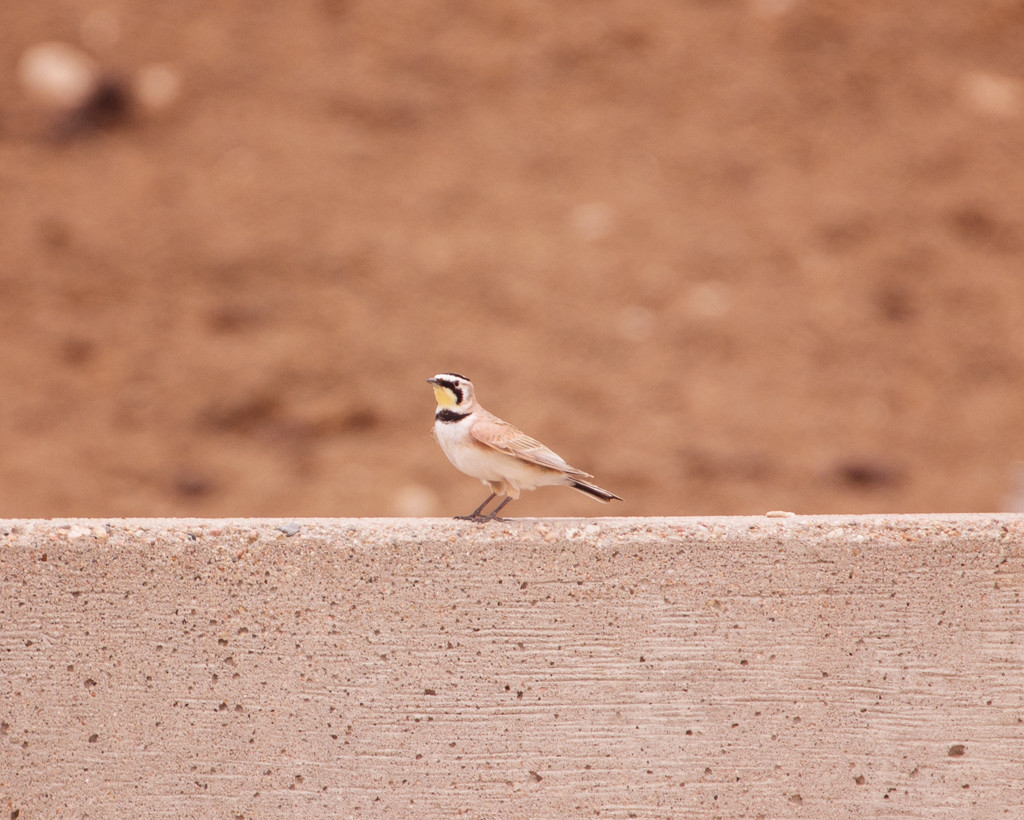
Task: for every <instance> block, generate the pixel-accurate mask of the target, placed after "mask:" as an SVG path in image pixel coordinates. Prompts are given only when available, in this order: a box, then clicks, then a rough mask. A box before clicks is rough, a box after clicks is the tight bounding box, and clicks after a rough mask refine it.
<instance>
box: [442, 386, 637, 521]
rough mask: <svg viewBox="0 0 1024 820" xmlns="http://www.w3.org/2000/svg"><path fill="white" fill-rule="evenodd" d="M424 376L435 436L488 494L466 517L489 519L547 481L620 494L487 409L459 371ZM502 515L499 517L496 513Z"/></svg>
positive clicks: (604, 497)
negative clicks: (433, 401)
mask: <svg viewBox="0 0 1024 820" xmlns="http://www.w3.org/2000/svg"><path fill="white" fill-rule="evenodd" d="M427 381H428V382H429V383H430V384H432V385H433V386H434V395H435V396H436V397H437V411H436V412H435V413H434V436H435V437H436V438H437V441H438V443H439V444H440V445H441V449H442V450H444V454H445V455H446V456H448V460H449V461H450V462H451V463H452V464H454V465H455V466H456V467H458V468H459V469H460V470H462V472H464V473H465V474H466V475H471V476H473V477H474V478H479V479H480V480H481V481H482V482H483V483H484V484H486V485H487V486H488V487H489V488H490V490H491V494H490V495H489V496H487V498H486V499H485V501H484V503H483V504H481V505H480V506H479V507H477V508H476V509H475V510H473V512H471V513H470V514H469V515H459V516H456V518H462V519H464V520H467V521H493V520H494V519H495V517H496V516H497V514H498V513H499V512H500V511H501V509H502V508H503V507H504V506H505V505H506V504H508V502H509V501H511V500H512V499H513V498H519V492H520V490H533V489H536V488H537V487H543V486H546V485H548V484H562V485H564V486H566V487H572V488H573V489H574V490H579V491H580V492H581V493H586V494H587V495H589V496H591V497H592V498H596V499H597V500H598V501H611V500H612V499H613V498H618V499H619V500H620V501H621V500H622V499H621V498H619V496H617V495H615V493H610V492H608V490H602V489H601V488H600V487H597V486H595V485H593V484H590V483H589V482H587V481H586V480H585V479H588V478H593V476H592V475H590V473H585V472H583V471H582V470H577V469H576V468H575V467H572V466H570V465H569V464H568V463H566V461H565V459H563V458H562V457H561V456H559V455H556V454H555V453H553V452H552V451H551V450H549V449H548V448H547V447H545V446H544V445H543V444H541V443H540V442H539V441H537V440H536V439H532V438H530V437H529V436H528V435H526V434H525V433H523V432H521V431H520V430H518V429H516V428H515V427H513V426H512V425H511V424H509V423H508V422H507V421H502V420H501V419H499V418H498V417H497V416H495V415H494V414H493V413H488V412H487V411H486V410H484V408H483V407H481V406H480V404H479V403H478V402H477V400H476V396H475V395H474V393H473V383H472V382H471V381H470V380H469V379H467V378H466V377H465V376H460V375H459V374H458V373H439V374H438V375H436V376H434V378H432V379H427ZM498 495H503V496H506V498H505V500H504V501H502V502H501V503H500V504H499V505H498V506H497V507H495V508H494V509H493V510H491V512H490V514H489V515H484V514H483V509H484V507H486V506H487V505H488V504H489V503H490V502H491V499H493V498H494V497H495V496H498ZM498 520H500V519H498Z"/></svg>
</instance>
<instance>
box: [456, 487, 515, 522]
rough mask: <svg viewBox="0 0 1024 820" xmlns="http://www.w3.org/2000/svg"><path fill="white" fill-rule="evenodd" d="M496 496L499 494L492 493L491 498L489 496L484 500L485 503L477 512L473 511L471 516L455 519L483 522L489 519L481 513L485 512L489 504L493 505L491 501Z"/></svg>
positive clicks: (460, 516) (459, 516) (461, 516)
mask: <svg viewBox="0 0 1024 820" xmlns="http://www.w3.org/2000/svg"><path fill="white" fill-rule="evenodd" d="M495 495H497V493H491V494H490V495H489V496H487V498H485V499H484V503H483V504H481V505H480V506H479V507H477V508H476V509H475V510H473V512H471V513H470V514H469V515H457V516H455V518H456V519H457V520H459V521H481V520H483V519H485V518H487V516H485V515H481V514H480V511H481V510H483V508H484V507H486V506H487V505H488V504H490V503H491V499H492V498H494V496H495ZM502 506H504V505H502ZM498 509H499V510H500V509H501V507H498ZM492 517H493V514H492Z"/></svg>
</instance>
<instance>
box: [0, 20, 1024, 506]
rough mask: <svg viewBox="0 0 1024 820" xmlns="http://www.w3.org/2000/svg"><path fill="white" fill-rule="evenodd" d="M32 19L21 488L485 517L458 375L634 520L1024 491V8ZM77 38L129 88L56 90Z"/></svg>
mask: <svg viewBox="0 0 1024 820" xmlns="http://www.w3.org/2000/svg"><path fill="white" fill-rule="evenodd" d="M0 30H2V31H3V32H4V48H3V50H2V58H0V242H2V252H0V453H2V454H3V455H2V457H0V510H2V511H3V513H4V514H5V515H11V516H66V515H97V516H103V515H204V516H225V515H288V516H295V515H320V516H333V515H393V514H398V515H427V514H429V515H447V514H453V513H457V512H467V511H468V510H470V509H471V508H472V507H473V506H475V505H476V504H477V502H478V501H480V500H482V498H483V495H484V491H483V488H482V487H481V486H480V485H479V484H477V483H476V482H474V481H472V480H470V479H465V478H462V477H460V476H458V475H457V474H456V473H455V471H454V470H453V469H452V468H451V467H450V466H449V465H448V464H447V462H446V461H445V460H444V459H443V457H442V456H441V454H440V452H439V451H438V449H437V448H436V445H435V444H434V443H433V442H432V441H431V439H430V436H429V429H430V425H431V413H432V411H433V403H432V398H431V394H430V391H429V389H428V386H427V385H426V384H424V379H425V378H427V377H428V376H430V375H433V374H434V373H436V372H438V371H441V370H456V371H458V372H462V373H466V374H467V375H469V376H471V377H472V378H473V379H474V380H475V382H476V383H477V386H478V390H479V394H480V395H481V397H482V398H483V400H484V402H485V404H487V405H488V406H489V408H490V409H492V410H493V411H495V412H497V413H499V414H500V415H503V416H504V417H506V418H508V419H509V420H511V421H512V422H514V423H516V424H518V425H520V426H521V427H524V428H525V429H526V430H527V431H528V432H529V433H531V434H533V435H535V436H536V437H538V438H540V439H542V440H543V441H545V442H546V443H548V444H549V445H551V446H552V447H553V448H554V449H555V450H557V451H559V452H560V453H561V454H562V455H564V456H565V457H566V458H567V459H569V460H570V461H571V462H573V463H575V464H577V465H578V466H580V467H582V468H585V469H587V470H589V471H590V472H593V473H595V474H596V475H597V477H598V481H599V483H601V484H603V485H604V486H607V487H608V488H610V489H612V490H614V491H616V492H618V493H619V494H620V495H622V496H624V497H625V499H626V501H625V502H624V503H622V504H620V505H617V506H616V507H615V508H614V510H612V512H614V513H616V514H624V515H627V514H628V515H651V514H682V513H691V514H692V513H701V514H709V513H760V512H763V511H765V510H769V509H774V508H783V509H795V510H799V511H805V512H857V511H875V512H884V511H908V512H922V511H940V510H950V511H954V510H956V511H971V510H983V511H991V510H1000V509H1014V508H1017V509H1019V508H1021V507H1022V506H1024V501H1022V500H1021V498H1022V496H1024V489H1022V488H1021V478H1020V473H1019V470H1018V468H1017V467H1016V465H1017V464H1018V463H1019V462H1020V461H1021V460H1022V459H1024V424H1022V415H1024V411H1022V408H1024V322H1022V317H1024V274H1022V270H1024V267H1022V262H1024V196H1022V191H1024V50H1022V49H1021V47H1020V44H1021V42H1024V7H1022V6H1021V4H1019V3H1010V2H1005V0H979V2H975V3H969V4H965V3H952V2H942V3H938V4H936V3H934V2H923V0H911V2H906V3H900V4H898V6H894V5H892V4H887V3H880V2H868V3H865V2H852V1H851V0H840V1H839V2H831V3H827V4H818V3H804V2H790V0H751V2H740V1H739V0H728V1H727V2H716V3H707V2H692V3H691V2H687V3H677V2H657V1H656V0H642V2H635V0H629V2H626V0H611V2H605V3H601V4H596V5H595V4H593V3H557V4H550V3H539V2H531V0H519V1H518V2H512V3H502V4H497V5H495V4H489V3H453V2H405V3H400V4H397V5H392V6H389V8H388V9H387V11H386V12H382V11H381V9H380V5H379V4H377V3H371V2H358V1H353V2H347V1H346V0H317V1H316V2H312V0H311V1H310V2H298V3H291V4H275V5H257V6H252V7H250V6H245V7H242V6H239V5H238V4H236V3H229V2H197V0H181V2H176V3H164V4H137V3H129V2H127V0H111V2H105V3H103V4H102V5H98V6H93V5H91V4H89V3H85V2H73V3H70V4H69V3H57V2H38V3H6V4H4V6H3V8H2V9H0ZM50 40H59V41H63V42H66V43H70V44H73V45H74V46H75V47H76V48H80V49H82V50H83V51H84V52H86V53H88V54H89V55H91V56H92V58H93V59H95V61H96V62H97V64H98V65H99V66H100V68H101V70H102V72H104V74H105V75H106V76H109V77H110V78H112V80H111V81H112V82H113V83H114V86H113V87H114V88H119V89H121V90H122V91H123V96H122V97H118V96H117V95H113V96H112V95H110V94H108V95H107V96H106V97H105V98H104V100H103V104H102V105H96V106H93V108H91V109H89V110H88V111H85V112H84V113H83V112H78V115H77V116H75V117H71V118H69V117H68V115H66V114H65V115H57V114H56V113H54V112H53V111H51V110H49V109H48V108H47V107H46V105H45V104H43V103H42V102H41V101H40V100H39V99H38V98H37V97H33V96H32V94H31V93H30V92H29V91H28V90H27V88H26V86H25V85H24V83H23V82H22V81H20V80H19V60H21V59H22V58H23V57H24V55H25V54H26V50H27V49H29V48H30V47H32V46H33V45H36V44H39V43H41V42H45V41H50ZM161 83H162V84H161ZM139 89H142V90H141V91H140V90H139ZM161 89H162V91H161ZM161 95H162V96H161ZM123 99H129V100H130V101H133V102H131V103H130V104H129V105H127V106H126V107H121V106H119V104H118V102H119V100H123ZM515 510H518V511H519V514H549V515H550V514H556V513H557V514H565V515H576V514H597V513H603V514H607V513H608V512H609V510H608V508H603V507H598V506H597V505H596V504H594V503H593V502H591V501H589V500H588V499H586V498H584V497H582V496H577V495H576V494H574V493H569V492H567V491H562V490H545V491H542V492H539V493H537V494H535V495H534V496H532V497H530V498H529V499H527V500H525V501H523V502H521V503H520V504H519V505H518V506H517V507H514V508H512V509H511V510H510V512H515Z"/></svg>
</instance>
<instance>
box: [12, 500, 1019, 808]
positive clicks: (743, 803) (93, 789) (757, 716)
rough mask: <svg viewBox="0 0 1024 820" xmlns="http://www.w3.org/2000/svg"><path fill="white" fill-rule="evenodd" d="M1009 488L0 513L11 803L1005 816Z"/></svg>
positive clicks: (1010, 684) (1014, 756)
mask: <svg viewBox="0 0 1024 820" xmlns="http://www.w3.org/2000/svg"><path fill="white" fill-rule="evenodd" d="M1022 588H1024V518H1022V517H1021V516H943V517H922V516H915V517H871V516H866V517H780V518H768V517H763V518H761V517H759V518H675V519H665V518H660V519H658V518H643V519H628V518H619V519H616V518H609V519H573V520H556V519H542V520H522V521H508V522H504V523H499V524H493V525H488V526H480V525H475V524H469V523H465V522H458V521H449V520H436V519H387V520H385V519H338V520H327V519H317V520H300V521H294V522H292V521H288V520H287V519H281V520H270V519H259V520H185V519H176V520H156V519H149V520H121V519H115V520H110V521H104V520H73V521H64V522H62V521H42V520H31V521H28V520H26V521H0V816H2V817H3V818H5V820H6V818H7V817H11V818H35V817H83V816H89V817H231V818H234V817H247V818H248V817H252V818H257V817H387V818H396V817H397V818H401V817H472V818H504V817H508V818H521V817H530V818H541V817H602V818H609V817H611V818H626V817H638V818H670V817H691V816H715V817H770V818H840V817H900V818H906V817H912V818H914V817H916V818H936V817H941V818H961V817H974V818H987V817H1016V816H1019V811H1020V806H1021V802H1022V797H1021V795H1022V794H1024V768H1022V766H1021V761H1022V760H1024V723H1022V721H1024V603H1022V601H1021V592H1022Z"/></svg>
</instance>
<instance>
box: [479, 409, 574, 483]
mask: <svg viewBox="0 0 1024 820" xmlns="http://www.w3.org/2000/svg"><path fill="white" fill-rule="evenodd" d="M469 432H470V435H471V436H472V437H473V438H474V439H475V440H476V441H478V442H479V443H480V444H484V445H486V446H487V447H491V448H492V449H494V450H497V451H498V452H500V453H505V455H509V456H513V457H515V458H521V459H522V460H523V461H528V462H530V463H531V464H536V465H537V466H539V467H546V468H548V469H549V470H558V471H559V472H563V473H566V474H568V475H572V476H577V477H579V478H593V476H592V475H591V474H590V473H585V472H583V471H582V470H577V469H576V468H575V467H573V466H572V465H570V464H568V463H566V461H565V459H564V458H562V457H561V456H560V455H558V453H555V452H554V451H552V450H550V449H548V448H547V447H545V446H544V445H543V444H541V443H540V442H539V441H537V439H535V438H530V437H529V436H528V435H526V433H524V432H523V431H522V430H519V429H518V428H516V427H513V426H512V425H511V424H509V423H508V422H507V421H502V420H501V419H499V418H496V417H494V416H491V417H489V418H482V419H480V420H479V421H477V422H476V423H475V424H474V425H473V426H472V427H471V428H470V431H469Z"/></svg>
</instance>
